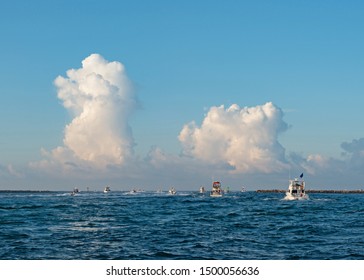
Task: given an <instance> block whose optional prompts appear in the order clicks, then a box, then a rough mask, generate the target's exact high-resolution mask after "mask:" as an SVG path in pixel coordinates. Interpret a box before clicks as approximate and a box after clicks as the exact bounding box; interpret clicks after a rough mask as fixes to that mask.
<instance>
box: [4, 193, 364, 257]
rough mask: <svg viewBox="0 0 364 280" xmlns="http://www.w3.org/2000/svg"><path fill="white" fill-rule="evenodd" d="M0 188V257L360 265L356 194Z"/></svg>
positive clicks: (362, 223)
mask: <svg viewBox="0 0 364 280" xmlns="http://www.w3.org/2000/svg"><path fill="white" fill-rule="evenodd" d="M283 198H284V194H282V193H255V192H244V193H240V192H236V193H229V194H227V195H225V196H224V197H221V198H211V197H209V196H208V195H200V194H198V193H197V192H178V193H177V195H173V196H171V195H168V194H166V193H157V192H145V193H136V194H130V193H126V192H125V193H124V192H111V193H108V194H104V193H101V192H99V193H95V192H81V193H80V194H78V195H75V196H71V195H70V194H69V193H62V192H44V193H36V192H0V229H1V230H0V259H129V260H132V259H200V260H202V259H279V260H284V259H364V195H360V194H358V195H355V194H311V195H310V199H309V200H302V201H286V200H283Z"/></svg>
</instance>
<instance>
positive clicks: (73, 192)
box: [71, 188, 80, 196]
mask: <svg viewBox="0 0 364 280" xmlns="http://www.w3.org/2000/svg"><path fill="white" fill-rule="evenodd" d="M79 193H80V190H79V189H78V188H74V189H73V191H72V192H71V195H72V196H73V195H76V194H79Z"/></svg>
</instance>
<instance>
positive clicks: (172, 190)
mask: <svg viewBox="0 0 364 280" xmlns="http://www.w3.org/2000/svg"><path fill="white" fill-rule="evenodd" d="M176 193H177V191H176V189H175V188H174V187H172V188H170V189H169V191H168V194H172V195H174V194H176Z"/></svg>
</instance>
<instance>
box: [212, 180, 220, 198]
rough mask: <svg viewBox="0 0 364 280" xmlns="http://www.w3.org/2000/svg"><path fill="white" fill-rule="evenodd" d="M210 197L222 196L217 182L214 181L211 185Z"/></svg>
mask: <svg viewBox="0 0 364 280" xmlns="http://www.w3.org/2000/svg"><path fill="white" fill-rule="evenodd" d="M210 196H212V197H221V196H222V190H221V183H220V182H218V181H215V182H213V183H212V190H211V193H210Z"/></svg>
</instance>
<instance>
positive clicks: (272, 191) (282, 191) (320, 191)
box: [256, 189, 364, 194]
mask: <svg viewBox="0 0 364 280" xmlns="http://www.w3.org/2000/svg"><path fill="white" fill-rule="evenodd" d="M256 192H258V193H285V192H286V190H278V189H273V190H257V191H256ZM306 193H343V194H346V193H349V194H351V193H352V194H357V193H360V194H364V190H306Z"/></svg>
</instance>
